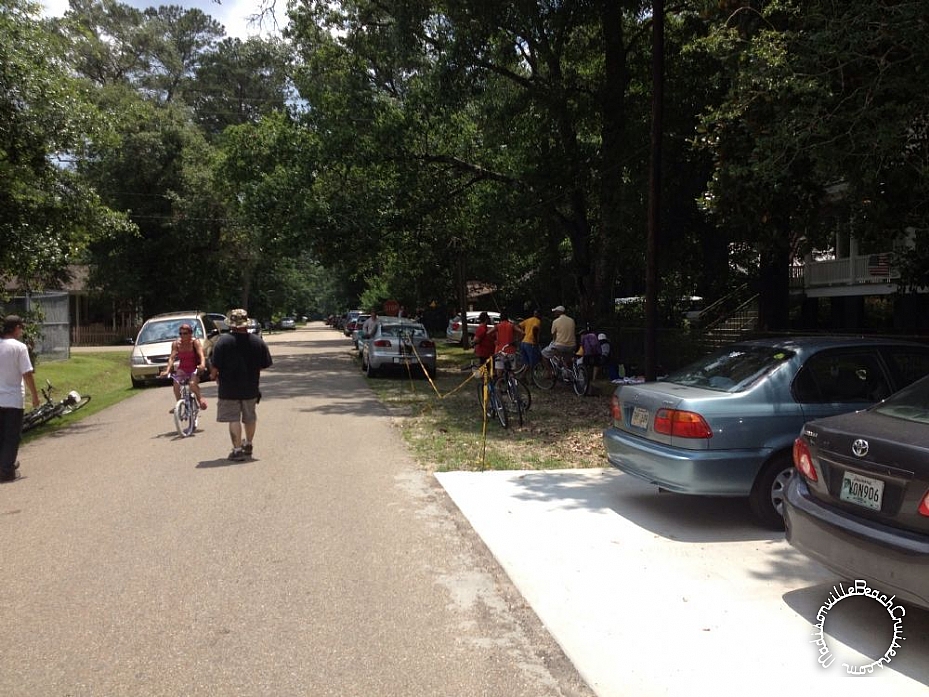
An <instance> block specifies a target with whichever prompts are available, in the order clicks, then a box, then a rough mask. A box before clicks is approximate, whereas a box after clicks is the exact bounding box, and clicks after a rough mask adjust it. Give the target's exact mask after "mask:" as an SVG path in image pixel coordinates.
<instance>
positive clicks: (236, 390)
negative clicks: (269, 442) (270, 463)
mask: <svg viewBox="0 0 929 697" xmlns="http://www.w3.org/2000/svg"><path fill="white" fill-rule="evenodd" d="M229 327H230V328H231V331H230V332H229V333H228V334H224V335H223V336H221V337H220V338H219V339H218V340H217V342H216V344H215V345H214V347H213V356H212V358H211V366H210V375H211V376H212V377H213V379H214V380H216V381H217V382H218V384H219V390H218V396H219V398H218V399H217V401H216V421H218V422H219V423H228V424H229V437H230V438H231V439H232V452H231V453H229V459H230V460H244V459H245V458H246V457H251V456H252V453H253V452H254V448H253V443H254V440H255V429H256V427H257V425H258V414H257V410H256V406H257V404H258V400H260V399H261V392H260V391H259V389H258V386H259V382H260V380H261V371H262V370H264V369H265V368H270V367H271V352H270V351H269V350H268V345H267V344H266V343H265V342H264V339H262V338H261V337H260V336H258V335H256V334H249V332H248V313H247V312H246V311H245V310H242V309H236V310H231V311H230V312H229Z"/></svg>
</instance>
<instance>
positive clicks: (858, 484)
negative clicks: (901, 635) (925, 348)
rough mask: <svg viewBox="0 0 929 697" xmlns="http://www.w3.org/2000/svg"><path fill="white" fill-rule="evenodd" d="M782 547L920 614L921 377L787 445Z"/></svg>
mask: <svg viewBox="0 0 929 697" xmlns="http://www.w3.org/2000/svg"><path fill="white" fill-rule="evenodd" d="M794 462H795V466H796V468H797V470H798V471H799V473H800V475H801V476H799V477H793V479H792V480H791V482H790V484H789V485H788V487H787V492H786V499H785V504H784V520H785V523H786V527H787V541H788V542H789V543H790V544H791V545H793V546H794V547H796V548H797V549H799V550H800V551H801V552H804V553H805V554H807V555H808V556H810V557H812V558H813V559H816V560H817V561H819V562H820V563H822V564H823V565H825V566H827V567H828V568H830V569H832V570H833V571H835V572H837V573H839V574H841V575H842V576H844V577H845V578H847V579H865V580H868V581H870V582H871V583H873V587H874V588H876V589H879V590H880V591H881V592H882V593H885V594H888V595H890V594H894V595H896V596H898V597H899V598H900V599H902V600H906V601H909V602H912V603H914V604H917V605H920V606H922V607H926V608H929V377H927V378H923V379H922V380H919V381H918V382H915V383H913V384H912V385H910V386H909V387H905V388H904V389H902V390H900V391H899V392H897V393H896V394H894V395H892V396H891V397H889V398H888V399H886V400H884V401H883V402H881V403H879V404H877V405H875V406H873V407H871V408H870V409H867V410H864V411H859V412H855V413H851V414H843V415H841V416H833V417H829V418H825V419H819V420H816V421H811V422H809V423H807V424H806V425H805V426H804V427H803V431H802V432H801V435H800V437H799V438H797V440H796V442H795V444H794Z"/></svg>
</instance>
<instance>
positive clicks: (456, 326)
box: [452, 322, 461, 332]
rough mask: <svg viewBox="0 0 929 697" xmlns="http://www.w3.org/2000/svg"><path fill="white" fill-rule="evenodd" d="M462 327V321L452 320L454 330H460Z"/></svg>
mask: <svg viewBox="0 0 929 697" xmlns="http://www.w3.org/2000/svg"><path fill="white" fill-rule="evenodd" d="M459 329H461V322H452V331H456V332H457V331H458V330H459Z"/></svg>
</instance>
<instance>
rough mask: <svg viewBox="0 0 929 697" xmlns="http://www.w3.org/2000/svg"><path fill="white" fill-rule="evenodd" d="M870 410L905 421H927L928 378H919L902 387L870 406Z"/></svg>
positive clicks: (928, 417) (928, 413) (928, 416)
mask: <svg viewBox="0 0 929 697" xmlns="http://www.w3.org/2000/svg"><path fill="white" fill-rule="evenodd" d="M871 411H876V412H877V413H879V414H884V415H885V416H892V417H894V418H897V419H904V420H906V421H915V422H917V423H924V424H925V423H929V380H926V379H923V380H919V381H917V382H914V383H913V384H912V385H910V386H909V387H904V388H903V389H902V390H900V391H899V392H896V393H894V394H892V395H891V396H890V397H888V398H887V399H885V400H884V401H883V402H880V403H879V404H877V405H875V406H874V407H872V408H871Z"/></svg>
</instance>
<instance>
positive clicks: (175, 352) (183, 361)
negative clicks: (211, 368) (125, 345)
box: [165, 324, 206, 411]
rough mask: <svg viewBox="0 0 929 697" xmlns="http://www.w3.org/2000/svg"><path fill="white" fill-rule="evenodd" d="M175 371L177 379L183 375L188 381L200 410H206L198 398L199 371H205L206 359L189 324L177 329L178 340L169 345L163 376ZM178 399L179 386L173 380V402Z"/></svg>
mask: <svg viewBox="0 0 929 697" xmlns="http://www.w3.org/2000/svg"><path fill="white" fill-rule="evenodd" d="M175 369H176V370H177V373H178V376H179V377H180V376H181V375H185V376H187V377H188V378H189V379H190V391H191V392H192V393H193V395H194V397H196V398H197V401H198V402H200V408H201V409H206V401H205V400H204V399H203V397H201V396H200V371H204V370H206V357H205V356H204V355H203V345H202V344H201V343H200V339H197V338H195V337H194V332H193V329H192V328H191V326H190V325H189V324H182V325H181V326H180V327H179V328H178V338H177V340H176V341H174V342H173V343H172V344H171V355H170V356H169V357H168V366H167V368H165V374H167V375H170V374H171V373H173V372H174V371H175ZM180 398H181V385H180V383H178V382H177V381H176V380H175V381H174V401H175V402H176V401H177V400H179V399H180ZM172 411H173V409H172Z"/></svg>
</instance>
